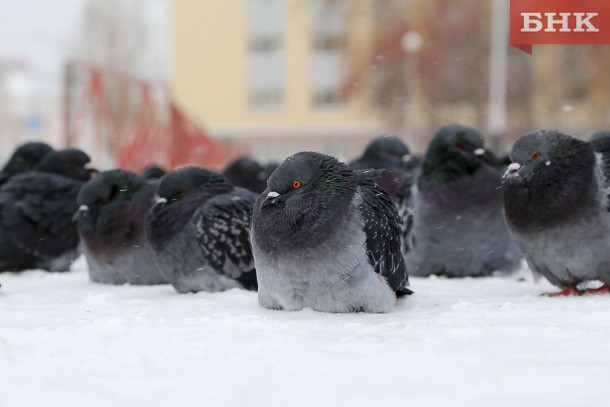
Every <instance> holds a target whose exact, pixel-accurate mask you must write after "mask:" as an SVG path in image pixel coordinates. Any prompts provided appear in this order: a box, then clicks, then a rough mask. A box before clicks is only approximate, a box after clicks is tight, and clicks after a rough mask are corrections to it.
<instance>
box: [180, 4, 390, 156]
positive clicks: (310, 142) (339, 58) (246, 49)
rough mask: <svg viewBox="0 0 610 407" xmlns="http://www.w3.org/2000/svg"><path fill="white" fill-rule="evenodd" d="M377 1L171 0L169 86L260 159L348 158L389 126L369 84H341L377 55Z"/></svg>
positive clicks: (192, 113) (197, 116)
mask: <svg viewBox="0 0 610 407" xmlns="http://www.w3.org/2000/svg"><path fill="white" fill-rule="evenodd" d="M371 1H372V0H349V1H348V0H223V1H207V0H205V1H203V0H173V1H172V3H171V8H172V9H171V15H172V23H171V26H172V40H171V48H172V51H171V52H172V54H171V81H170V83H171V92H172V96H173V98H174V100H175V102H176V103H177V105H178V106H179V107H180V108H181V109H182V110H183V111H184V112H185V113H186V114H187V115H188V116H189V117H190V118H191V119H192V120H195V122H197V123H199V124H201V125H202V126H204V127H205V128H206V129H207V130H208V131H209V132H210V133H211V134H212V135H213V136H214V137H216V138H218V139H222V140H224V141H225V142H227V143H229V144H232V145H233V146H235V147H236V148H238V149H241V150H242V151H244V152H250V153H251V154H252V155H254V156H256V157H258V158H260V159H281V158H283V157H285V156H286V154H289V153H292V152H295V151H299V150H304V149H316V150H319V151H325V152H327V153H331V154H334V155H337V156H339V157H342V158H348V157H353V156H354V155H357V154H358V153H359V152H361V151H362V147H363V146H364V144H366V142H368V140H370V138H372V137H373V136H376V135H378V134H381V133H383V132H385V131H387V129H386V128H384V126H383V125H382V124H381V123H382V121H381V120H380V119H379V117H378V113H377V112H376V111H375V109H373V108H372V107H371V104H370V99H371V97H370V96H371V95H370V91H369V90H368V89H367V87H366V86H364V85H363V86H362V87H361V88H360V87H358V86H356V88H355V89H354V90H353V94H351V95H350V97H349V99H347V100H344V98H343V96H342V86H343V85H344V83H345V80H346V78H347V77H348V76H349V72H350V71H352V70H353V69H351V68H353V66H350V65H353V64H359V63H362V61H364V60H366V58H370V53H371V48H372V46H373V21H372V17H371V13H370V12H369V10H370V7H371Z"/></svg>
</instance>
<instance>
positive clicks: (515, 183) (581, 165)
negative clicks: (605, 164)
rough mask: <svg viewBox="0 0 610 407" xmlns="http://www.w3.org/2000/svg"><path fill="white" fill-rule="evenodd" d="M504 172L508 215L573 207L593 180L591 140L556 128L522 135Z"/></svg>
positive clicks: (536, 214)
mask: <svg viewBox="0 0 610 407" xmlns="http://www.w3.org/2000/svg"><path fill="white" fill-rule="evenodd" d="M510 158H511V160H512V164H510V165H509V166H508V169H507V170H506V173H505V174H504V188H503V190H504V203H505V207H506V210H507V215H508V216H509V217H510V216H516V213H518V212H519V213H521V214H522V217H525V216H526V215H527V213H528V211H529V212H531V213H532V214H534V215H535V216H536V217H537V218H540V217H544V216H545V215H550V214H553V215H557V214H558V213H560V212H561V211H573V210H575V208H576V207H578V206H579V205H578V203H577V202H580V200H581V199H587V198H588V194H587V192H586V191H588V190H589V187H590V185H591V183H592V180H593V170H594V164H595V158H594V154H593V149H592V148H591V144H589V143H587V142H585V141H581V140H577V139H575V138H573V137H570V136H568V135H565V134H562V133H560V132H558V131H555V130H538V131H535V132H533V133H529V134H527V135H525V136H523V137H521V138H520V139H519V140H517V142H516V143H515V144H514V145H513V148H512V151H511V153H510Z"/></svg>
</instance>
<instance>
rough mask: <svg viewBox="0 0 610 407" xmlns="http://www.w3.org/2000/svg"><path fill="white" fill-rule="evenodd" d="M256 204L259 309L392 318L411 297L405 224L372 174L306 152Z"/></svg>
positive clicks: (278, 176)
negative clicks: (399, 302)
mask: <svg viewBox="0 0 610 407" xmlns="http://www.w3.org/2000/svg"><path fill="white" fill-rule="evenodd" d="M268 184H269V187H268V188H267V189H266V190H265V192H264V193H263V194H262V195H260V196H259V197H258V199H257V201H256V204H255V207H254V212H253V217H252V233H251V241H252V250H253V254H254V260H255V263H256V269H257V276H258V288H259V294H258V299H259V303H260V304H261V305H262V306H264V307H266V308H271V309H284V310H300V309H302V308H303V307H311V308H313V309H315V310H317V311H325V312H357V311H362V312H388V311H390V310H391V309H393V307H394V304H395V302H396V296H397V294H398V295H404V294H410V293H411V291H410V290H409V289H408V288H407V287H408V276H407V270H406V268H405V264H404V259H403V257H402V254H401V252H400V235H399V223H400V218H399V217H398V213H397V210H396V208H395V207H394V205H393V204H392V202H391V200H390V198H389V196H388V195H387V193H386V192H385V191H383V190H382V189H380V188H379V187H378V186H377V185H376V184H375V183H374V182H373V181H372V180H371V179H369V178H368V177H367V174H366V172H365V173H362V174H359V173H356V172H354V171H353V170H352V169H350V168H349V167H348V166H347V165H346V164H343V163H341V162H339V161H338V160H337V159H335V158H333V157H330V156H327V155H324V154H319V153H313V152H302V153H298V154H296V155H293V156H292V157H290V158H288V159H286V161H284V162H283V163H282V164H281V165H280V167H279V168H278V169H277V170H275V172H274V173H273V175H272V176H271V178H269V181H268Z"/></svg>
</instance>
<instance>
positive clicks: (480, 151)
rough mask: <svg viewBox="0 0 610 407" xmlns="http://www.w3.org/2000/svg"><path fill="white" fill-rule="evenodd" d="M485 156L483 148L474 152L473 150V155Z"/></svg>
mask: <svg viewBox="0 0 610 407" xmlns="http://www.w3.org/2000/svg"><path fill="white" fill-rule="evenodd" d="M483 154H485V149H484V148H481V147H479V148H477V149H476V150H474V155H483Z"/></svg>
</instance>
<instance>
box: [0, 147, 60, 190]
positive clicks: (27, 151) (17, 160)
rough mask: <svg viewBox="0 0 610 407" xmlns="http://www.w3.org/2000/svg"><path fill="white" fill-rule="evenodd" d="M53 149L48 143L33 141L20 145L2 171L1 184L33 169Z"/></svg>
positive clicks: (0, 172) (0, 173)
mask: <svg viewBox="0 0 610 407" xmlns="http://www.w3.org/2000/svg"><path fill="white" fill-rule="evenodd" d="M52 151H54V150H53V147H51V146H50V145H48V144H46V143H40V142H31V143H25V144H22V145H20V146H19V147H17V149H15V152H13V155H12V156H11V158H9V160H8V162H7V163H6V165H5V166H4V168H2V171H0V185H2V184H3V183H4V182H6V180H8V179H9V178H10V177H12V176H13V175H17V174H22V173H24V172H27V171H31V170H32V169H34V167H36V165H38V163H40V161H41V160H42V159H43V158H44V157H45V156H46V155H47V154H49V153H50V152H52Z"/></svg>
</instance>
